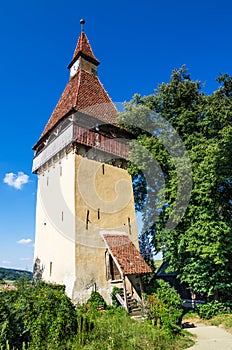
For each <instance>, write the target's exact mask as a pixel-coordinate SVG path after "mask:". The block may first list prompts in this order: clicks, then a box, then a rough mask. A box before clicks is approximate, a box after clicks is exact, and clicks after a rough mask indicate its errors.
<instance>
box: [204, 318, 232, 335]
mask: <svg viewBox="0 0 232 350" xmlns="http://www.w3.org/2000/svg"><path fill="white" fill-rule="evenodd" d="M209 323H210V324H211V325H213V326H220V325H221V326H222V327H223V328H225V329H226V330H227V331H229V332H230V333H232V314H228V315H219V316H215V317H213V318H212V319H211V320H209Z"/></svg>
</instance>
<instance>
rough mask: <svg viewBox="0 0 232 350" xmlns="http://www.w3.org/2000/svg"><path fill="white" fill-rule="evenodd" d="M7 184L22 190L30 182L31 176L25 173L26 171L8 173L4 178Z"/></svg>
mask: <svg viewBox="0 0 232 350" xmlns="http://www.w3.org/2000/svg"><path fill="white" fill-rule="evenodd" d="M3 182H4V183H6V184H7V185H9V186H11V187H14V188H16V189H17V190H21V188H22V186H23V185H25V184H27V183H28V182H29V176H28V175H26V174H24V172H22V171H19V172H18V175H16V174H14V173H7V174H6V175H5V177H4V180H3Z"/></svg>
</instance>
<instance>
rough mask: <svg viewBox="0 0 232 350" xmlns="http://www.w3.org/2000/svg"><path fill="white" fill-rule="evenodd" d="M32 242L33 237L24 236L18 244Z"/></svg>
mask: <svg viewBox="0 0 232 350" xmlns="http://www.w3.org/2000/svg"><path fill="white" fill-rule="evenodd" d="M31 242H32V239H30V238H22V239H20V240H19V241H17V243H18V244H25V245H26V244H30V243H31Z"/></svg>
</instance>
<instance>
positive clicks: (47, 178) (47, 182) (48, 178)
mask: <svg viewBox="0 0 232 350" xmlns="http://www.w3.org/2000/svg"><path fill="white" fill-rule="evenodd" d="M48 183H49V177H47V186H48Z"/></svg>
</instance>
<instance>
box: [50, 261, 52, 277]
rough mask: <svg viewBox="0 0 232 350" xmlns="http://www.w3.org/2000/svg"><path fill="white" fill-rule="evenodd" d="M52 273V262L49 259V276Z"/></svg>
mask: <svg viewBox="0 0 232 350" xmlns="http://www.w3.org/2000/svg"><path fill="white" fill-rule="evenodd" d="M51 275H52V262H51V261H50V277H51Z"/></svg>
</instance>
